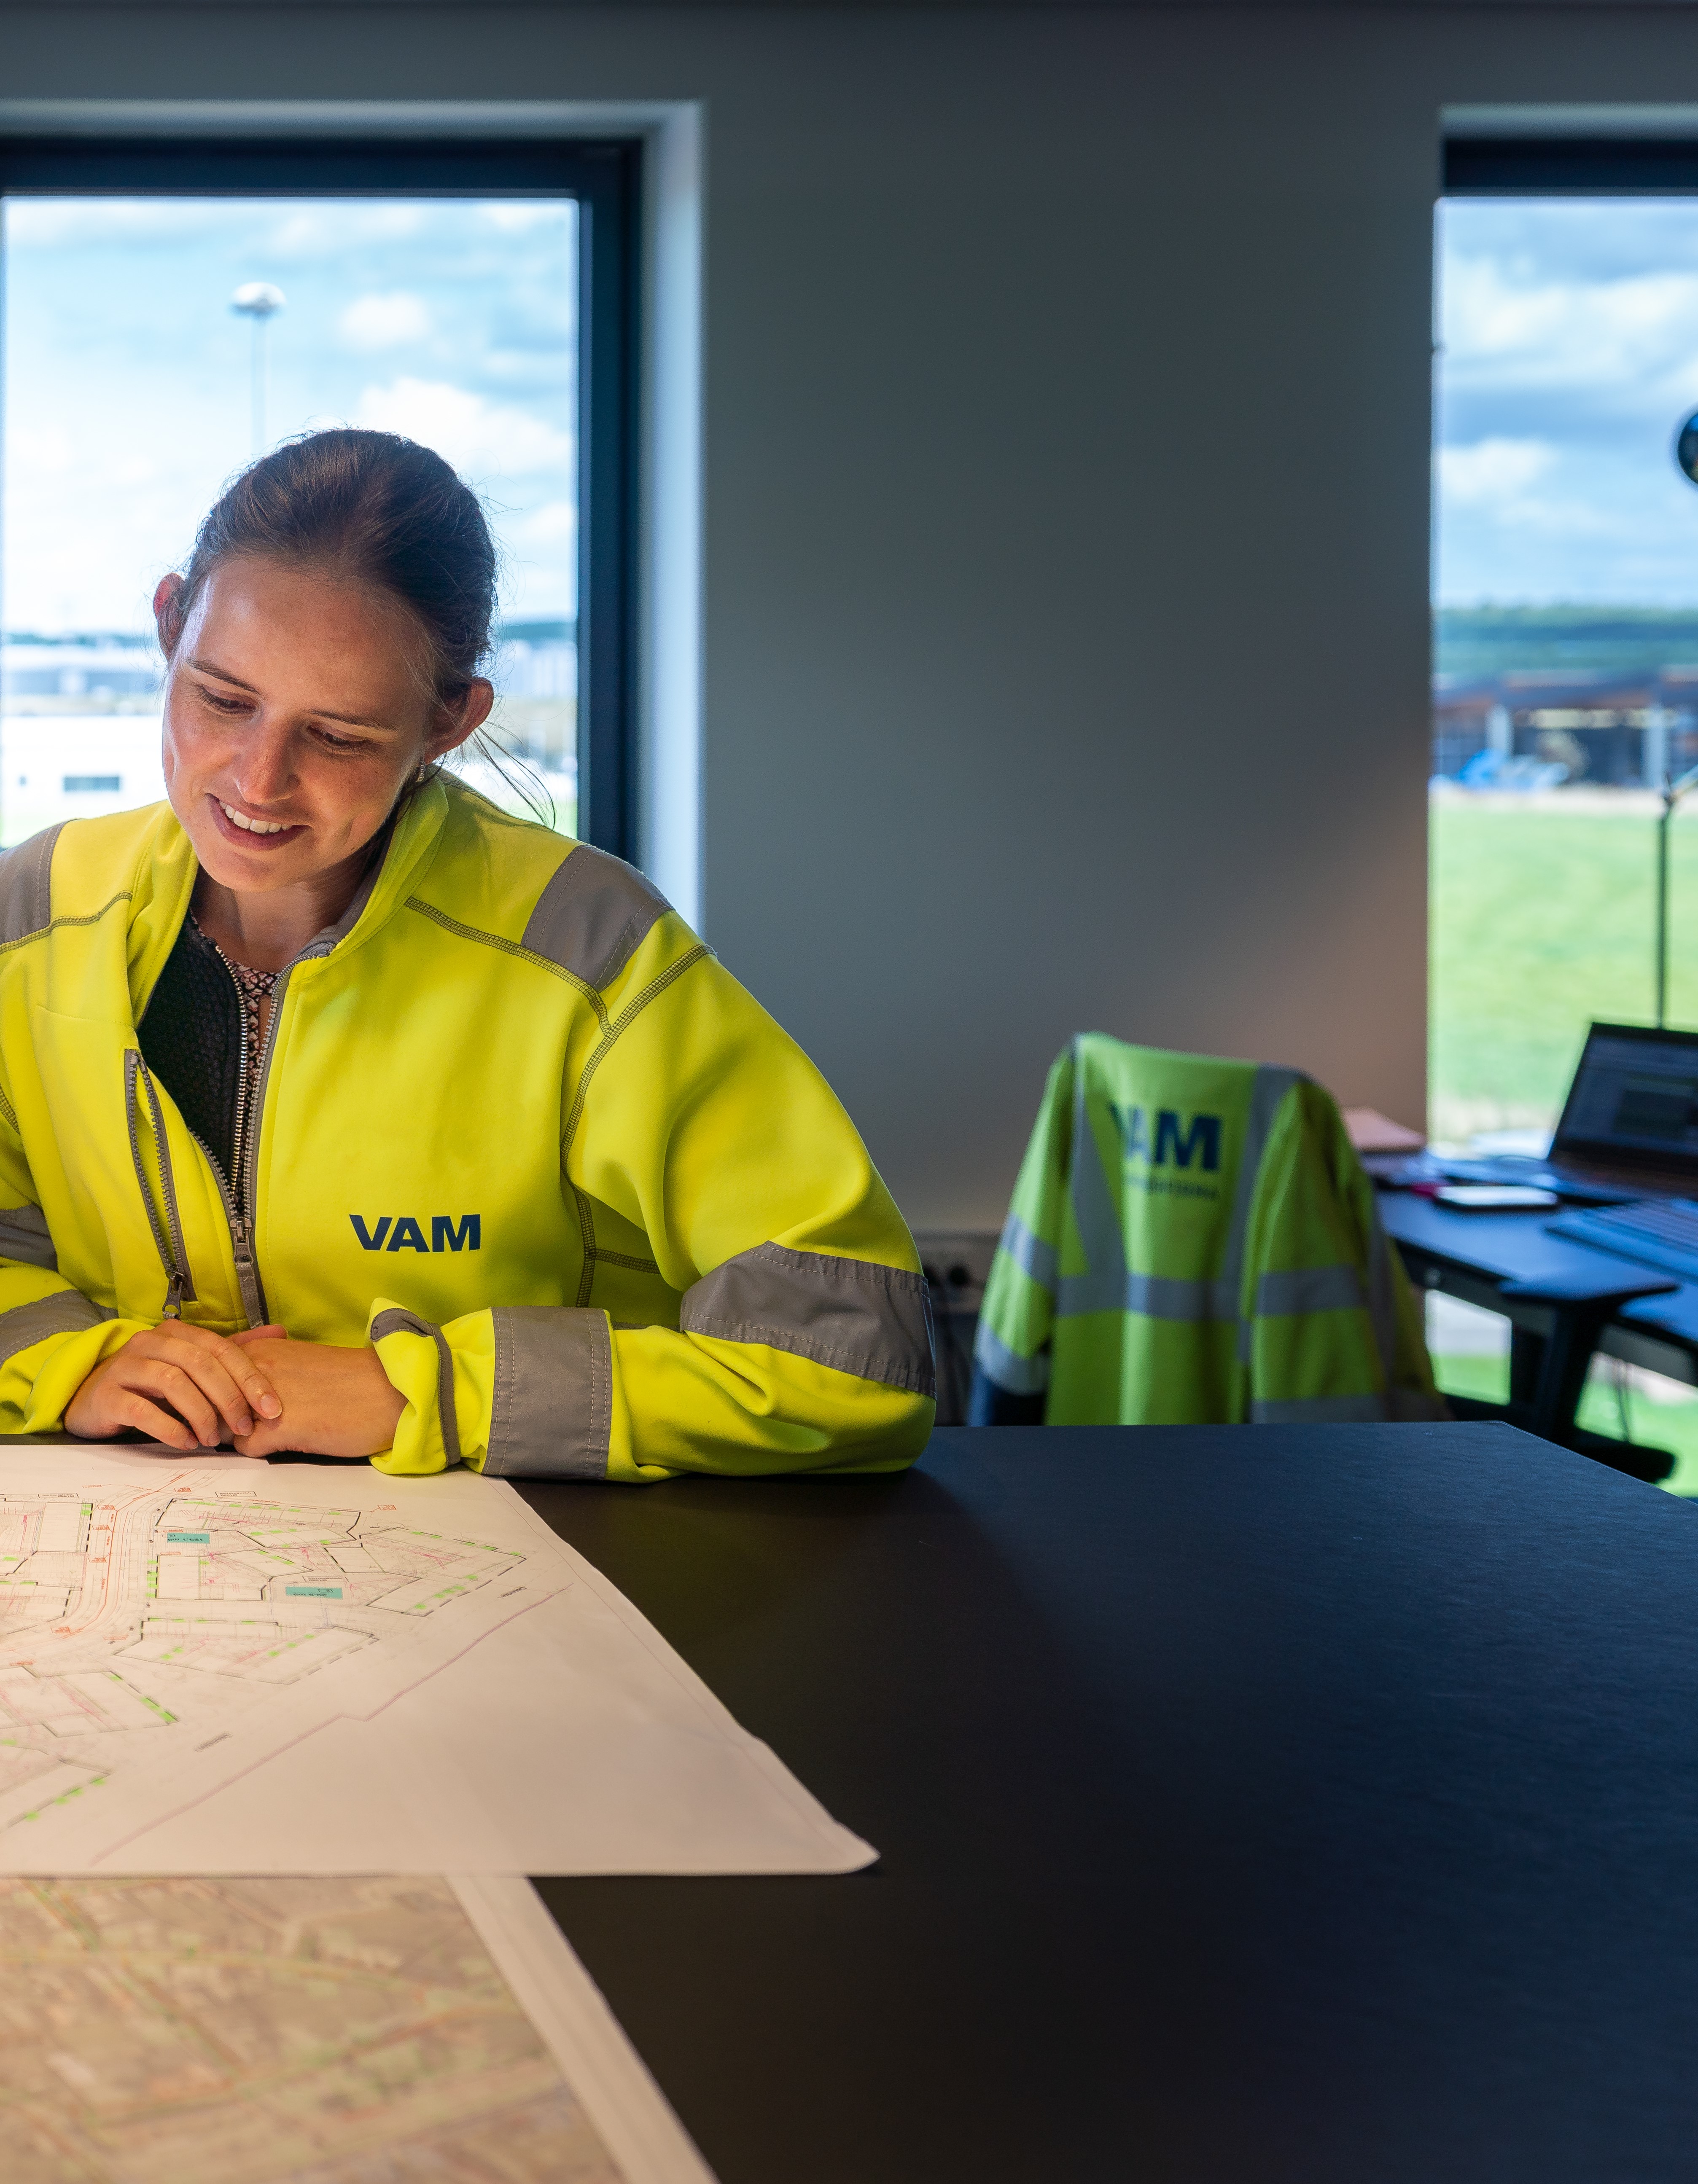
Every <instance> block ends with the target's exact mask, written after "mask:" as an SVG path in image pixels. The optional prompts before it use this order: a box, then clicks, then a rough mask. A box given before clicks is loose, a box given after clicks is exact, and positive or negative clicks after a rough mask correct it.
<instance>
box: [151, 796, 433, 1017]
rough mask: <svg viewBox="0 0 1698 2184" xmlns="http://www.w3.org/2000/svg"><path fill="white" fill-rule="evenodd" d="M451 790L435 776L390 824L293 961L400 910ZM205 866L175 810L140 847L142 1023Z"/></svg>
mask: <svg viewBox="0 0 1698 2184" xmlns="http://www.w3.org/2000/svg"><path fill="white" fill-rule="evenodd" d="M449 793H450V792H449V790H448V788H447V787H446V785H445V784H444V782H443V781H442V780H441V778H440V777H437V776H435V775H433V776H432V777H431V778H430V779H429V780H427V781H426V782H425V783H423V785H422V787H421V788H418V789H416V791H415V792H414V793H413V794H412V795H411V797H409V798H408V799H407V802H406V805H405V809H404V810H403V811H401V812H400V814H399V817H396V818H394V819H392V820H390V821H389V822H388V827H387V829H386V831H387V833H388V842H387V844H386V845H385V846H384V847H383V850H382V851H381V852H380V854H379V855H378V856H377V859H376V860H375V861H374V862H373V864H372V866H371V870H370V871H369V872H367V873H366V877H365V878H364V879H362V880H361V881H360V885H359V886H358V888H357V889H355V894H354V900H352V901H351V902H350V903H349V905H348V907H347V909H346V910H345V911H344V912H343V913H342V915H341V917H338V919H337V920H336V921H335V922H334V923H333V924H331V925H327V926H326V927H325V928H323V930H322V931H321V932H319V933H315V934H314V935H313V937H312V939H310V940H309V941H308V943H307V944H306V945H305V947H304V948H303V949H302V950H301V951H300V954H299V956H297V957H296V958H295V961H297V962H299V961H303V960H304V958H306V957H308V956H327V955H329V954H330V952H331V950H332V949H338V950H344V951H345V950H350V949H354V948H359V947H362V946H363V945H364V944H365V943H366V941H367V940H369V939H371V936H372V934H373V933H377V932H378V931H379V930H380V929H381V928H383V926H384V925H386V924H387V923H388V921H389V919H390V918H391V917H393V916H394V913H395V911H397V910H399V908H400V906H401V905H402V904H403V903H404V902H405V900H406V899H407V897H408V895H409V894H411V892H412V890H413V889H414V887H415V886H416V884H417V883H418V881H419V880H420V879H421V878H422V877H423V875H424V872H425V869H426V867H427V866H428V865H429V863H430V861H431V859H432V858H433V856H434V855H435V853H436V849H437V844H438V842H439V840H440V839H441V836H442V830H443V827H444V825H445V823H446V822H447V818H448V799H449ZM198 877H200V861H199V860H198V858H197V857H196V855H195V854H194V850H193V845H192V844H191V843H190V841H189V838H188V835H187V832H186V831H185V829H184V827H183V825H182V821H181V820H180V819H179V818H178V817H177V816H176V812H174V811H172V810H171V808H170V805H169V804H167V805H162V806H161V807H160V816H159V822H158V825H157V827H155V828H154V831H153V832H152V833H150V834H149V836H148V839H147V841H146V843H145V844H143V847H142V857H141V861H140V866H139V868H138V870H137V873H136V877H135V882H134V885H133V889H132V892H131V906H130V936H129V943H130V944H129V984H130V992H131V999H132V1001H133V1004H134V1007H135V1014H136V1019H137V1022H139V1021H140V1019H141V1017H142V1012H143V1011H144V1010H145V1009H146V1006H147V1004H148V999H149V998H150V997H151V995H152V994H153V990H154V986H155V985H156V984H157V983H159V974H160V972H162V971H163V970H164V969H165V961H166V958H167V957H168V956H170V952H171V950H172V949H173V948H174V947H175V946H176V939H177V935H178V933H181V932H182V926H183V920H184V919H185V918H186V917H187V916H188V911H189V904H190V902H191V900H193V895H194V883H195V882H196V880H197V879H198Z"/></svg>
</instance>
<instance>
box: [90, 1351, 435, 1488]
mask: <svg viewBox="0 0 1698 2184" xmlns="http://www.w3.org/2000/svg"><path fill="white" fill-rule="evenodd" d="M405 1408H406V1399H405V1397H404V1396H402V1395H400V1394H399V1391H398V1390H396V1389H395V1388H394V1386H393V1385H391V1383H390V1381H389V1379H388V1376H387V1374H386V1373H384V1371H383V1363H382V1361H381V1360H380V1359H379V1357H378V1356H377V1351H375V1350H374V1349H372V1348H371V1346H370V1345H369V1344H364V1345H361V1346H360V1347H359V1348H357V1349H355V1348H347V1347H344V1346H339V1345H338V1344H335V1343H328V1342H299V1341H292V1340H289V1338H288V1333H287V1330H286V1329H283V1328H281V1327H275V1326H273V1327H252V1328H247V1329H243V1331H242V1333H240V1334H231V1335H224V1334H214V1333H213V1332H212V1330H211V1329H210V1328H205V1327H195V1326H193V1325H191V1324H190V1323H188V1322H187V1321H186V1320H180V1319H167V1320H163V1321H161V1322H160V1323H159V1326H157V1327H150V1328H144V1329H142V1331H141V1332H140V1333H139V1334H132V1335H131V1338H130V1340H128V1341H127V1342H126V1344H125V1345H124V1346H123V1348H122V1349H121V1350H116V1351H114V1352H113V1354H112V1355H111V1357H107V1358H104V1359H103V1360H102V1362H100V1363H99V1364H98V1365H97V1366H96V1367H95V1368H94V1370H93V1371H92V1373H90V1374H89V1375H88V1377H87V1379H86V1380H85V1381H84V1382H83V1384H82V1385H81V1387H80V1388H79V1389H78V1390H77V1391H76V1393H75V1396H72V1397H71V1400H70V1403H69V1404H68V1405H67V1407H66V1409H65V1414H64V1422H65V1427H66V1429H67V1430H68V1431H69V1432H70V1433H74V1434H76V1435H80V1436H81V1438H82V1439H84V1440H108V1439H109V1438H110V1437H111V1436H112V1435H115V1434H120V1433H124V1432H133V1433H142V1434H146V1435H148V1437H149V1439H151V1440H157V1441H162V1442H164V1444H165V1446H166V1447H167V1448H174V1449H181V1450H184V1451H187V1450H192V1449H197V1448H232V1447H233V1448H234V1449H235V1450H236V1451H237V1454H238V1455H242V1456H272V1455H276V1454H278V1453H280V1452H282V1451H293V1452H294V1453H297V1454H299V1455H303V1456H341V1457H368V1456H376V1455H378V1454H380V1453H381V1452H382V1451H383V1450H384V1449H386V1448H388V1446H390V1445H391V1444H392V1442H393V1441H394V1437H395V1428H396V1425H397V1424H399V1419H400V1417H401V1413H402V1412H403V1411H404V1410H405Z"/></svg>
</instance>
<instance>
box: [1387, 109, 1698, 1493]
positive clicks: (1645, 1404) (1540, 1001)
mask: <svg viewBox="0 0 1698 2184" xmlns="http://www.w3.org/2000/svg"><path fill="white" fill-rule="evenodd" d="M1437 244H1438V248H1437V260H1438V284H1437V304H1438V326H1437V335H1438V353H1437V379H1436V385H1435V390H1434V392H1435V398H1436V399H1435V433H1434V443H1435V444H1434V519H1435V520H1434V571H1433V603H1434V616H1433V629H1434V660H1433V666H1434V677H1433V787H1432V811H1431V817H1432V858H1433V864H1432V894H1431V903H1432V1007H1431V1045H1430V1057H1431V1058H1430V1105H1429V1116H1430V1127H1431V1128H1432V1131H1433V1135H1434V1136H1435V1137H1436V1138H1438V1139H1440V1140H1446V1139H1448V1140H1450V1141H1453V1142H1454V1141H1457V1140H1462V1141H1468V1140H1472V1141H1473V1142H1474V1143H1475V1144H1480V1143H1481V1142H1482V1140H1483V1141H1484V1142H1485V1143H1486V1144H1493V1143H1495V1144H1496V1145H1500V1146H1502V1147H1505V1149H1511V1148H1515V1149H1522V1150H1529V1151H1530V1150H1535V1149H1537V1148H1539V1147H1540V1146H1541V1145H1542V1144H1543V1143H1544V1139H1546V1138H1547V1137H1548V1135H1549V1134H1550V1129H1551V1128H1552V1126H1553V1124H1554V1123H1555V1122H1556V1116H1557V1114H1558V1112H1559V1110H1560V1107H1561V1100H1562V1098H1563V1095H1564V1093H1565V1091H1566V1089H1567V1084H1568V1082H1569V1079H1570V1078H1571V1076H1572V1073H1573V1067H1574V1063H1575V1061H1576V1060H1577V1058H1578V1054H1579V1050H1580V1046H1581V1044H1582V1041H1583V1038H1584V1036H1585V1032H1586V1028H1587V1026H1588V1024H1589V1022H1591V1021H1592V1020H1593V1019H1594V1018H1595V1017H1597V1018H1603V1019H1606V1020H1616V1021H1628V1022H1634V1021H1637V1022H1651V1021H1653V1020H1654V1016H1655V1008H1656V985H1655V964H1656V821H1657V815H1658V812H1659V811H1660V808H1661V803H1660V799H1659V797H1658V794H1657V793H1656V785H1657V783H1660V782H1661V781H1662V778H1663V777H1664V776H1665V775H1666V774H1667V773H1671V772H1672V773H1674V774H1677V775H1678V773H1680V772H1682V771H1684V769H1685V768H1687V767H1689V766H1692V765H1694V764H1695V763H1698V491H1695V490H1694V488H1693V487H1692V485H1691V484H1690V483H1689V482H1688V481H1687V479H1686V478H1685V476H1683V474H1682V472H1681V471H1680V470H1679V469H1678V467H1677V465H1676V463H1675V460H1674V454H1675V447H1676V440H1677V435H1678V432H1679V430H1680V427H1681V426H1682V424H1683V422H1684V420H1685V419H1686V418H1687V417H1688V416H1690V415H1691V414H1692V413H1693V412H1694V410H1695V409H1698V141H1694V140H1685V139H1682V140H1671V141H1667V142H1633V141H1627V140H1623V139H1620V138H1613V139H1612V138H1608V137H1598V138H1593V139H1567V140H1556V139H1549V138H1539V137H1537V136H1523V137H1519V138H1514V137H1498V138H1485V137H1476V138H1467V137H1460V138H1458V139H1456V140H1455V141H1453V142H1451V143H1450V144H1449V147H1448V148H1447V155H1446V171H1445V194H1444V199H1443V201H1442V203H1440V205H1439V207H1438V231H1437ZM1693 800H1694V802H1695V803H1698V799H1693ZM1695 820H1698V811H1693V810H1691V809H1690V808H1686V807H1683V811H1682V813H1681V815H1680V816H1678V817H1677V819H1676V821H1675V822H1674V824H1673V830H1672V834H1671V838H1670V860H1669V865H1670V874H1669V878H1670V885H1669V901H1670V937H1671V948H1670V960H1669V979H1668V988H1667V1020H1668V1021H1669V1022H1673V1023H1677V1024H1680V1025H1684V1026H1693V1025H1698V826H1695V824H1694V823H1693V822H1695ZM1507 1337H1508V1330H1507V1327H1506V1324H1505V1322H1504V1321H1503V1320H1502V1319H1501V1318H1499V1317H1498V1316H1496V1315H1494V1314H1489V1313H1486V1312H1474V1311H1472V1310H1471V1309H1470V1308H1469V1307H1466V1306H1465V1305H1461V1304H1458V1303H1456V1302H1455V1301H1454V1300H1452V1299H1449V1298H1443V1297H1437V1296H1432V1297H1429V1300H1428V1340H1429V1342H1430V1344H1431V1346H1432V1348H1433V1353H1434V1362H1435V1366H1436V1368H1437V1370H1438V1378H1439V1384H1440V1385H1441V1386H1442V1387H1444V1388H1446V1389H1448V1390H1450V1391H1452V1392H1453V1393H1457V1394H1461V1395H1476V1396H1489V1397H1493V1398H1495V1399H1497V1400H1500V1401H1501V1400H1502V1399H1503V1398H1504V1397H1505V1396H1506V1395H1507V1393H1508V1350H1507ZM1580 1422H1581V1424H1583V1425H1584V1426H1586V1427H1587V1428H1588V1429H1590V1430H1592V1431H1594V1432H1598V1433H1604V1434H1610V1435H1620V1436H1621V1437H1622V1438H1623V1439H1639V1440H1645V1441H1649V1442H1650V1443H1651V1444H1653V1445H1655V1446H1660V1447H1670V1448H1673V1449H1675V1450H1677V1451H1678V1452H1679V1453H1680V1456H1681V1457H1682V1466H1681V1473H1680V1474H1677V1476H1678V1477H1684V1479H1689V1480H1690V1477H1691V1470H1690V1466H1691V1465H1692V1464H1693V1463H1695V1462H1698V1402H1695V1401H1693V1398H1692V1395H1691V1391H1690V1390H1688V1389H1684V1388H1682V1387H1679V1386H1678V1385H1676V1384H1674V1383H1673V1382H1671V1381H1667V1380H1664V1379H1660V1378H1659V1376H1657V1375H1656V1374H1654V1373H1645V1372H1641V1371H1639V1370H1638V1369H1637V1368H1630V1367H1628V1366H1625V1365H1623V1364H1621V1363H1620V1362H1618V1361H1615V1360H1605V1359H1603V1358H1599V1359H1596V1360H1595V1361H1594V1364H1593V1368H1592V1374H1591V1380H1590V1384H1589V1387H1588V1389H1587V1391H1586V1394H1585V1396H1584V1398H1583V1403H1582V1407H1581V1411H1580ZM1679 1490H1681V1491H1686V1490H1689V1489H1688V1487H1687V1486H1685V1485H1681V1486H1680V1488H1679Z"/></svg>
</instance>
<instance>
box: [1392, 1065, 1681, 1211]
mask: <svg viewBox="0 0 1698 2184" xmlns="http://www.w3.org/2000/svg"><path fill="white" fill-rule="evenodd" d="M1421 1158H1422V1162H1424V1163H1425V1164H1426V1173H1427V1174H1428V1175H1432V1176H1441V1177H1442V1178H1443V1179H1444V1181H1446V1182H1449V1183H1489V1184H1532V1185H1533V1187H1534V1188H1535V1189H1538V1190H1554V1191H1556V1193H1557V1195H1559V1196H1560V1197H1562V1198H1566V1199H1567V1200H1569V1201H1572V1202H1573V1203H1575V1204H1579V1205H1588V1204H1589V1205H1594V1206H1611V1205H1619V1204H1623V1203H1624V1202H1625V1201H1628V1200H1630V1199H1639V1198H1647V1197H1651V1196H1661V1197H1673V1198H1683V1199H1685V1198H1691V1199H1698V1032H1690V1031H1656V1030H1653V1029H1652V1028H1651V1027H1649V1026H1648V1025H1645V1024H1609V1023H1595V1024H1594V1025H1593V1026H1592V1028H1591V1029H1590V1030H1589V1032H1588V1033H1587V1034H1586V1044H1585V1045H1584V1047H1583V1049H1582V1050H1581V1054H1580V1060H1579V1063H1578V1067H1576V1069H1575V1072H1574V1079H1573V1082H1572V1084H1570V1085H1569V1087H1568V1097H1567V1100H1566V1101H1565V1102H1564V1104H1563V1108H1562V1119H1561V1121H1560V1122H1559V1123H1557V1125H1556V1136H1555V1137H1554V1138H1552V1139H1551V1141H1550V1151H1549V1152H1548V1153H1547V1154H1545V1155H1544V1156H1539V1157H1534V1156H1517V1155H1516V1154H1512V1153H1492V1154H1486V1155H1482V1156H1479V1157H1477V1158H1469V1157H1466V1156H1464V1157H1461V1158H1457V1159H1454V1160H1453V1159H1449V1158H1446V1157H1444V1156H1441V1155H1437V1154H1432V1153H1429V1154H1426V1155H1423V1156H1421ZM1416 1165H1417V1164H1416V1163H1415V1162H1411V1163H1410V1167H1408V1168H1406V1169H1405V1172H1404V1176H1403V1177H1402V1178H1399V1180H1408V1181H1410V1182H1413V1181H1415V1180H1416V1179H1417V1176H1416V1173H1412V1172H1411V1171H1413V1170H1414V1169H1415V1168H1416Z"/></svg>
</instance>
